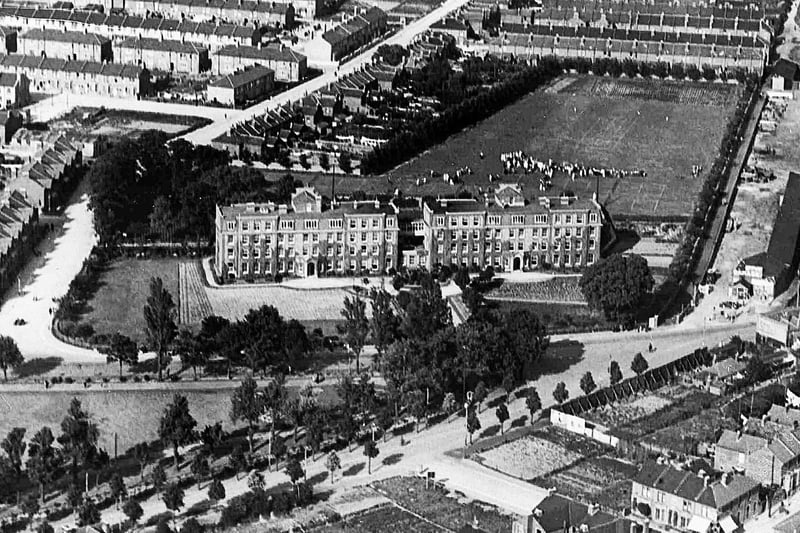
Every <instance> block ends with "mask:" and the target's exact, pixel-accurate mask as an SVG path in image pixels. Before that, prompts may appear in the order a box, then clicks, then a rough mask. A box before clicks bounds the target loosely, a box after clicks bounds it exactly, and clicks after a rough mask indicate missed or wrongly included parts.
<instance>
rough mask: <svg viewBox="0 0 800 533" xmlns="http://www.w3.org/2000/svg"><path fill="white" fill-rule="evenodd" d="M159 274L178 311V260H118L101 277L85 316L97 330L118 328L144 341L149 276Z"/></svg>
mask: <svg viewBox="0 0 800 533" xmlns="http://www.w3.org/2000/svg"><path fill="white" fill-rule="evenodd" d="M156 276H157V277H160V278H161V279H162V280H164V287H166V289H167V290H168V291H169V292H170V293H171V294H172V299H173V300H174V301H175V305H176V313H177V306H178V305H179V290H178V261H177V260H172V259H117V260H115V261H113V262H112V263H110V264H109V266H108V268H107V269H106V271H105V272H103V274H102V275H101V276H100V284H99V287H98V289H97V292H96V293H95V295H94V297H93V298H92V300H91V301H90V302H89V306H90V310H89V312H88V313H86V315H85V316H84V317H83V320H84V321H86V322H89V323H90V324H91V325H92V326H94V329H95V331H96V332H97V333H107V334H111V333H115V332H117V331H119V332H120V333H122V334H124V335H128V336H129V337H131V338H132V339H135V340H136V341H137V342H140V343H141V342H144V341H145V335H144V325H145V323H144V313H143V309H144V305H145V303H146V301H147V296H148V292H149V290H150V278H152V277H156Z"/></svg>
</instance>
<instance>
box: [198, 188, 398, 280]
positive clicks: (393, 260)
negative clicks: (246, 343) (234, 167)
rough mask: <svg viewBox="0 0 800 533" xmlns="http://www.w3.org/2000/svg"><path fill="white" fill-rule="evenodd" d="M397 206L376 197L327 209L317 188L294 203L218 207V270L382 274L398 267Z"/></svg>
mask: <svg viewBox="0 0 800 533" xmlns="http://www.w3.org/2000/svg"><path fill="white" fill-rule="evenodd" d="M398 231H399V230H398V224H397V208H396V207H395V206H394V205H393V204H391V203H380V202H376V201H366V202H347V203H343V204H337V205H336V206H334V207H330V208H323V203H322V196H321V195H320V194H318V193H317V192H316V191H315V190H314V189H311V188H301V189H297V190H296V191H295V193H294V194H293V195H292V199H291V205H288V206H287V205H276V204H274V203H258V204H255V203H249V204H235V205H231V206H224V207H223V206H217V211H216V253H215V263H214V269H215V271H216V274H217V276H219V277H220V278H223V279H236V278H264V277H271V278H274V277H275V276H276V275H279V274H280V275H294V276H300V277H306V276H316V275H320V274H325V273H326V272H329V271H334V272H338V273H351V274H354V275H358V274H360V273H375V274H377V273H381V272H386V271H388V270H389V269H391V268H393V267H395V265H397V257H398V249H397V238H398Z"/></svg>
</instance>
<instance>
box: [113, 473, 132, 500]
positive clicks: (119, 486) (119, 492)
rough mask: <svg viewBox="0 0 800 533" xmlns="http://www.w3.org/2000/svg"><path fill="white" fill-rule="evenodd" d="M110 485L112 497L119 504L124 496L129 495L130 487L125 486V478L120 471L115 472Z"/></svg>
mask: <svg viewBox="0 0 800 533" xmlns="http://www.w3.org/2000/svg"><path fill="white" fill-rule="evenodd" d="M108 487H109V489H110V490H111V497H112V498H114V499H115V500H117V506H119V504H120V502H121V501H122V499H123V498H125V497H127V496H128V489H127V487H125V480H124V479H122V475H120V473H119V472H114V475H113V476H111V481H109V482H108Z"/></svg>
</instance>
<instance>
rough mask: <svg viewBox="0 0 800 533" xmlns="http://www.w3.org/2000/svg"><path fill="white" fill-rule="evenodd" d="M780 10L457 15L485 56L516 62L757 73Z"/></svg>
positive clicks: (641, 5)
mask: <svg viewBox="0 0 800 533" xmlns="http://www.w3.org/2000/svg"><path fill="white" fill-rule="evenodd" d="M784 9H785V6H780V5H778V4H776V5H774V6H769V7H767V8H757V7H755V6H743V7H738V6H732V5H728V4H725V5H714V6H710V5H709V6H702V5H697V4H686V5H684V4H668V3H662V2H656V3H645V2H632V3H626V4H625V5H624V6H622V7H620V6H619V4H618V3H616V2H602V1H601V2H592V3H590V4H588V5H587V4H586V3H584V2H571V1H567V2H563V1H560V0H559V1H555V0H552V1H551V0H548V1H545V2H543V3H542V6H541V7H539V8H524V9H510V8H508V7H506V6H502V7H501V6H498V5H496V4H495V3H494V2H489V1H488V0H473V1H472V2H470V4H469V5H468V6H467V7H466V8H465V9H464V10H463V12H462V18H461V20H460V22H461V23H462V26H461V27H459V26H458V25H456V24H452V28H451V31H452V32H453V34H454V35H458V36H464V35H466V27H467V26H469V27H470V28H471V29H473V30H474V31H475V32H479V33H480V34H481V35H482V36H484V37H485V43H484V44H483V45H482V47H483V48H485V50H486V51H489V52H492V53H496V54H502V55H515V56H520V57H542V56H551V55H552V56H557V57H565V58H586V59H590V60H591V59H595V58H603V57H607V58H616V59H619V60H624V59H634V60H638V61H646V62H650V63H655V62H666V63H669V64H673V63H682V64H685V65H696V66H697V67H703V66H706V65H708V66H711V67H713V68H717V69H727V68H731V67H736V68H742V69H745V70H747V71H753V72H757V73H759V74H760V73H762V72H763V70H764V67H765V65H766V62H767V60H768V52H769V46H770V43H771V42H772V37H773V33H774V30H773V27H774V25H775V23H776V21H777V20H778V18H779V17H780V16H781V15H782V13H783V10H784Z"/></svg>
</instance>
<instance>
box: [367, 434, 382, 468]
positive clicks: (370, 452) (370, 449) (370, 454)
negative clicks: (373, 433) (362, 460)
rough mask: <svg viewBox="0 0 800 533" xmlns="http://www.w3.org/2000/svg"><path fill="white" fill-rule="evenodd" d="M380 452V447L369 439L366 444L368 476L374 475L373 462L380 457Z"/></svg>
mask: <svg viewBox="0 0 800 533" xmlns="http://www.w3.org/2000/svg"><path fill="white" fill-rule="evenodd" d="M378 453H380V450H378V445H377V444H375V441H373V440H372V439H367V440H366V441H365V442H364V455H365V456H366V458H367V474H372V460H373V459H374V458H375V457H377V456H378Z"/></svg>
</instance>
